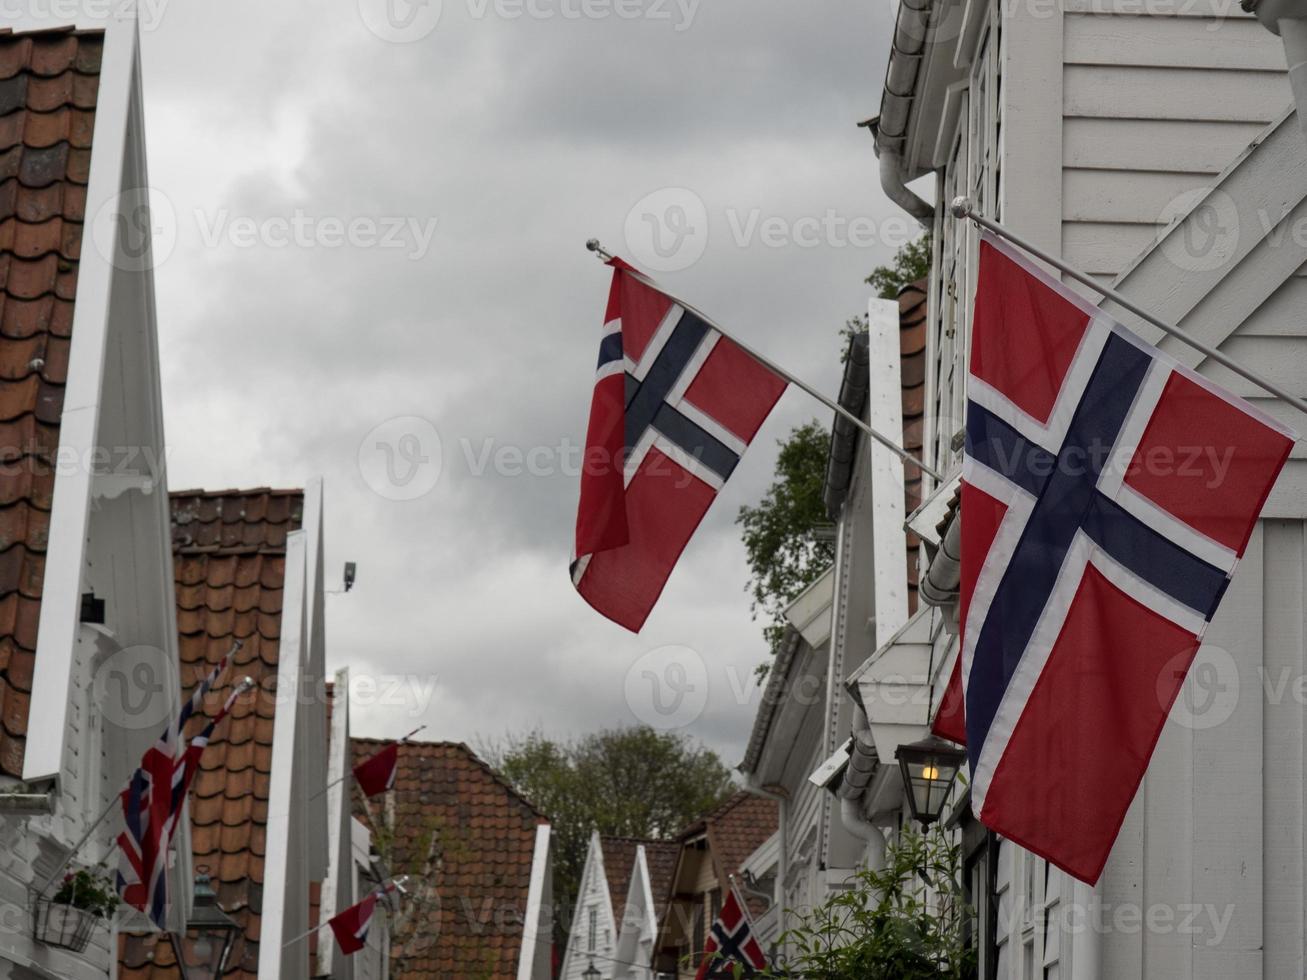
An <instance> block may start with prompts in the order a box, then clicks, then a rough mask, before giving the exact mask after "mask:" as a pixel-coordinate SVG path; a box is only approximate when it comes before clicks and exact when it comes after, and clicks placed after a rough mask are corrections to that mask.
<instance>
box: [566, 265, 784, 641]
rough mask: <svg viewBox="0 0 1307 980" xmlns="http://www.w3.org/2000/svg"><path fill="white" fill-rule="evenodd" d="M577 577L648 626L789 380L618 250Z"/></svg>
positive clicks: (588, 590)
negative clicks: (674, 573)
mask: <svg viewBox="0 0 1307 980" xmlns="http://www.w3.org/2000/svg"><path fill="white" fill-rule="evenodd" d="M609 264H610V265H611V266H612V267H613V281H612V286H611V288H610V290H609V293H608V310H607V313H606V314H605V316H604V329H603V336H602V338H601V340H600V343H599V365H598V370H597V373H596V375H595V387H594V395H593V398H592V400H591V403H590V426H589V431H588V433H587V436H586V453H585V463H584V466H583V468H582V474H581V501H580V506H579V507H578V508H577V515H576V550H575V555H576V557H575V558H574V559H573V561H572V564H571V574H572V583H573V585H574V586H575V587H576V590H577V591H578V592H579V593H581V596H582V598H584V599H585V601H586V602H588V603H589V604H590V605H591V606H593V607H594V608H595V609H596V610H597V611H598V612H599V613H601V614H602V615H604V616H606V617H608V618H609V619H611V620H612V621H613V622H615V623H617V624H619V625H621V626H624V627H626V628H627V629H629V630H631V631H632V632H639V630H640V628H641V627H642V626H643V625H644V621H645V619H646V618H648V616H649V612H650V610H652V609H653V606H654V603H656V602H657V601H658V596H659V595H661V594H662V591H663V586H664V585H666V584H667V579H668V576H670V575H671V573H672V569H673V567H675V565H676V562H677V559H679V558H680V556H681V552H682V551H683V550H684V549H685V546H686V544H688V543H689V540H690V537H691V535H693V534H694V531H695V529H696V528H697V527H698V526H699V522H700V521H702V520H703V516H704V514H705V513H706V512H707V510H708V507H709V506H710V505H711V504H712V502H713V500H714V499H715V498H716V497H717V493H718V491H720V490H721V488H722V486H723V484H725V482H726V480H727V478H728V477H729V476H730V475H731V473H732V472H733V471H734V470H735V467H736V465H737V464H738V463H739V461H740V457H741V456H742V455H743V453H744V450H745V449H746V448H748V445H749V443H750V442H751V441H752V440H753V437H754V435H756V434H757V432H758V428H759V427H760V426H761V425H762V423H763V421H764V420H765V419H766V418H767V415H768V413H770V412H771V410H772V407H773V406H774V405H775V404H776V402H777V400H778V399H779V398H780V397H781V395H782V394H783V393H784V391H785V387H786V384H787V382H786V381H785V379H784V378H782V377H781V376H780V375H778V374H777V373H776V372H775V371H773V370H772V369H771V368H769V367H767V366H765V365H764V364H762V363H761V362H760V361H759V360H757V358H755V357H753V356H752V355H751V354H749V353H747V352H746V351H744V350H743V349H742V348H741V347H740V346H738V345H737V344H735V343H734V342H733V341H731V340H730V339H729V338H727V337H725V336H723V335H722V333H721V332H720V331H719V330H717V329H716V328H714V327H713V326H712V325H711V324H710V323H708V322H707V321H706V320H705V319H704V318H703V317H702V316H701V315H700V314H698V313H697V312H695V311H694V310H692V309H690V308H688V307H686V306H685V305H684V304H682V303H680V302H678V301H677V300H675V299H673V298H672V297H670V296H668V295H667V294H665V293H663V292H662V291H661V290H659V289H658V288H657V287H655V286H654V285H653V284H652V283H650V282H649V280H648V279H646V278H645V277H644V276H642V275H641V274H640V273H638V272H636V271H635V270H634V269H633V268H632V267H631V266H629V265H627V264H626V263H625V262H623V261H622V260H621V259H616V258H614V259H611V260H610V261H609Z"/></svg>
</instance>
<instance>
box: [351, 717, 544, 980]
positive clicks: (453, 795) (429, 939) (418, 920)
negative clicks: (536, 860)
mask: <svg viewBox="0 0 1307 980" xmlns="http://www.w3.org/2000/svg"><path fill="white" fill-rule="evenodd" d="M351 742H352V744H353V747H354V762H355V764H356V765H357V764H358V763H359V762H361V761H362V760H363V759H366V758H368V757H369V756H371V755H373V754H374V753H376V752H377V751H379V750H380V749H381V748H383V747H384V746H385V745H387V744H388V743H386V742H384V741H378V740H375V739H362V738H356V739H352V740H351ZM369 809H370V810H371V811H372V814H380V816H378V817H377V819H379V820H380V821H381V822H382V823H383V824H385V828H389V829H383V830H382V832H381V833H379V834H378V833H377V832H376V828H373V832H374V839H376V840H379V841H383V842H384V841H386V840H388V839H391V840H393V851H392V853H391V854H390V855H389V860H388V862H387V864H388V867H389V870H390V872H391V874H396V875H398V874H408V875H411V876H412V878H413V881H412V882H411V883H410V887H409V890H410V895H409V897H407V898H405V899H403V900H402V903H403V911H402V912H401V914H400V917H399V922H398V923H396V927H395V930H394V933H393V935H392V941H391V965H390V970H391V974H390V975H391V977H392V978H394V980H434V978H437V977H439V978H442V980H443V978H448V977H477V978H484V980H499V978H515V977H516V976H517V964H518V959H519V956H520V954H521V948H522V922H523V918H524V917H525V914H526V903H527V892H528V889H529V886H530V879H531V862H532V858H533V857H534V855H535V836H536V827H537V826H538V825H539V824H541V823H544V822H546V821H545V818H544V817H543V816H542V815H541V814H540V813H539V812H538V811H537V810H536V809H535V808H534V807H533V806H532V805H531V804H530V803H528V802H527V801H526V799H524V798H523V797H522V796H521V795H520V794H518V792H517V791H516V790H514V789H513V787H512V786H511V785H509V783H508V781H507V780H505V779H504V778H503V777H501V776H500V775H499V774H498V773H496V772H495V771H494V770H493V769H491V768H490V767H489V766H488V765H486V764H485V763H484V762H482V761H481V760H480V759H478V758H477V757H476V755H475V754H473V752H472V750H471V749H469V748H468V747H467V746H466V745H463V744H461V743H458V742H405V743H403V744H401V745H400V748H399V770H398V772H397V774H396V777H395V787H394V789H392V790H391V791H390V792H389V793H388V794H387V795H386V796H383V797H377V798H376V799H374V800H372V801H370V807H369ZM357 815H358V816H359V818H360V819H362V820H364V821H368V822H369V823H370V822H371V819H372V817H371V816H370V815H369V814H368V813H365V812H359V813H358V814H357Z"/></svg>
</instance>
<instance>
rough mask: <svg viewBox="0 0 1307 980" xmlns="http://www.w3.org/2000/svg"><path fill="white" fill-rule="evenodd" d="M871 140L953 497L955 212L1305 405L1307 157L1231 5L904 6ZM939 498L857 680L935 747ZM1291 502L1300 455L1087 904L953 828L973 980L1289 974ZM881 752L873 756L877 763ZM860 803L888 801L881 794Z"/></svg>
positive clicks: (872, 702)
mask: <svg viewBox="0 0 1307 980" xmlns="http://www.w3.org/2000/svg"><path fill="white" fill-rule="evenodd" d="M872 128H873V132H874V133H875V135H876V140H877V149H878V152H879V153H880V156H881V163H882V180H883V181H884V182H885V184H886V185H887V189H888V190H889V191H890V192H891V196H893V197H895V199H897V200H899V201H900V202H901V203H903V204H904V205H905V206H906V207H908V208H909V209H910V210H912V211H913V213H914V214H916V215H917V216H918V217H919V218H921V219H922V220H923V222H924V223H925V224H926V225H927V226H928V227H929V228H930V229H931V230H932V232H933V234H934V255H933V269H932V275H931V279H930V293H929V310H930V312H929V324H930V327H929V336H928V348H927V349H928V354H929V366H928V374H927V386H928V391H927V417H926V440H925V441H926V444H927V446H928V453H927V461H928V462H930V463H932V464H933V465H935V466H936V467H937V468H938V469H940V470H942V471H944V472H945V474H946V476H948V477H953V476H954V475H955V474H956V473H957V471H958V469H959V465H960V440H959V439H958V438H957V436H958V433H959V430H960V429H961V427H962V417H963V406H964V399H965V391H964V389H963V385H962V379H963V377H964V376H965V358H966V352H967V349H968V340H969V332H970V331H969V325H970V316H971V300H972V297H973V295H974V290H975V268H976V266H975V257H976V250H977V234H976V232H975V229H974V228H973V227H972V226H970V224H969V223H963V222H960V221H958V220H955V219H954V218H952V217H951V216H949V214H948V211H947V203H948V201H949V200H951V199H952V198H953V197H954V196H958V195H966V196H969V197H971V198H972V199H973V200H974V201H975V202H976V205H977V207H978V209H979V210H980V211H981V212H982V213H984V214H985V215H987V216H989V217H991V218H994V219H996V220H998V221H1001V222H1002V223H1004V224H1005V225H1006V226H1008V227H1009V228H1011V229H1012V230H1013V231H1015V232H1017V233H1019V234H1021V235H1022V236H1024V237H1026V238H1027V239H1029V240H1030V241H1032V242H1033V243H1035V244H1037V245H1039V246H1041V247H1042V248H1044V249H1046V250H1048V251H1050V252H1052V253H1055V254H1060V255H1061V256H1062V257H1063V258H1064V259H1065V260H1067V261H1068V262H1070V263H1072V264H1073V265H1076V266H1078V267H1079V268H1081V269H1082V270H1084V271H1086V272H1088V273H1091V274H1093V275H1094V276H1096V277H1098V278H1099V279H1100V280H1101V281H1103V282H1104V283H1107V282H1113V281H1114V282H1115V284H1116V288H1118V289H1119V290H1121V291H1122V292H1123V293H1125V294H1126V295H1128V296H1129V297H1130V298H1131V299H1132V300H1133V301H1135V302H1136V303H1139V304H1141V305H1143V306H1145V307H1147V308H1149V309H1151V310H1152V311H1153V312H1154V313H1156V314H1157V315H1159V316H1161V317H1163V318H1164V319H1168V320H1170V321H1171V322H1174V323H1177V324H1178V325H1180V326H1181V327H1183V328H1185V329H1187V330H1190V331H1192V332H1193V333H1194V334H1196V335H1198V336H1200V337H1201V338H1202V339H1204V340H1206V341H1207V342H1208V343H1211V344H1215V345H1217V346H1219V347H1220V348H1221V349H1222V350H1223V351H1224V352H1225V353H1227V354H1229V355H1230V356H1233V357H1236V358H1238V359H1239V360H1241V361H1243V362H1244V363H1246V364H1248V365H1249V366H1250V367H1252V368H1254V369H1255V370H1257V371H1259V372H1261V373H1263V374H1264V375H1266V376H1267V377H1269V378H1271V379H1272V380H1274V381H1277V382H1279V383H1281V384H1283V385H1284V386H1286V387H1288V388H1290V389H1291V390H1294V391H1295V392H1296V393H1299V394H1301V393H1303V392H1304V391H1307V369H1305V368H1307V328H1305V327H1304V326H1303V323H1302V319H1301V311H1302V309H1303V308H1304V300H1307V280H1305V279H1304V275H1303V273H1304V271H1305V270H1304V263H1305V262H1307V248H1305V247H1304V246H1307V238H1305V237H1304V234H1303V227H1304V224H1303V219H1304V218H1305V217H1307V205H1304V199H1305V198H1307V145H1305V144H1304V143H1303V133H1302V130H1301V128H1300V127H1299V126H1298V125H1297V120H1296V119H1295V118H1294V116H1293V114H1292V97H1291V93H1290V87H1289V84H1288V79H1287V76H1286V72H1285V62H1284V51H1283V48H1282V47H1281V45H1280V43H1279V41H1277V39H1276V38H1275V37H1273V36H1272V35H1271V34H1269V33H1267V32H1266V31H1264V30H1262V29H1261V28H1260V26H1259V25H1258V24H1257V23H1256V22H1255V21H1254V20H1252V18H1251V17H1250V16H1248V15H1245V14H1244V13H1243V12H1242V11H1241V10H1240V9H1239V8H1238V6H1237V5H1236V4H1232V3H1225V2H1221V0H1202V2H1199V3H1194V4H1156V3H1154V4H1145V3H1140V2H1135V0H1068V2H1065V3H1058V4H1049V5H1043V4H1001V5H1000V4H986V3H966V4H958V3H948V2H939V0H936V2H932V3H926V4H923V5H921V6H920V7H916V8H909V7H907V6H905V7H904V8H903V12H902V13H901V15H900V21H899V37H898V38H897V39H896V53H895V55H894V56H893V58H892V59H891V64H890V68H889V79H888V81H887V85H886V93H885V95H884V97H883V99H882V107H881V116H880V117H879V118H878V119H877V120H874V121H873V125H872ZM932 172H933V173H934V174H935V192H934V194H933V195H930V196H931V198H932V199H931V200H929V201H922V200H913V199H912V198H911V197H910V196H909V195H910V194H911V192H908V191H905V188H904V187H903V183H904V182H905V181H908V180H913V179H916V178H919V177H922V176H924V175H926V174H930V173H932ZM1082 291H1084V290H1082ZM1095 298H1096V297H1095ZM1108 309H1109V311H1110V312H1112V313H1113V314H1114V315H1117V316H1118V317H1119V318H1121V319H1122V320H1123V322H1125V323H1127V324H1128V325H1130V326H1131V327H1132V328H1134V329H1136V330H1137V331H1138V332H1140V333H1141V335H1143V336H1144V337H1145V338H1146V339H1148V340H1150V341H1153V342H1158V341H1159V340H1160V335H1159V334H1158V332H1157V331H1155V330H1153V329H1152V328H1148V327H1147V326H1146V325H1141V324H1139V323H1137V322H1134V321H1133V320H1132V318H1131V317H1130V316H1129V315H1127V314H1125V313H1124V312H1123V311H1120V310H1113V309H1112V308H1111V307H1110V305H1109V306H1108ZM1160 346H1161V347H1162V348H1163V349H1164V350H1167V351H1168V352H1169V353H1171V354H1172V355H1174V356H1176V357H1177V358H1179V359H1180V360H1181V361H1182V362H1184V363H1187V364H1189V365H1190V366H1192V367H1195V368H1197V369H1198V370H1199V371H1201V372H1202V373H1204V374H1207V375H1208V376H1210V377H1212V378H1213V379H1214V380H1217V381H1219V382H1220V383H1222V384H1224V385H1226V386H1227V387H1230V388H1232V389H1233V390H1234V391H1236V392H1237V393H1239V394H1242V395H1244V396H1246V397H1249V398H1250V399H1252V400H1253V401H1254V403H1255V404H1257V405H1258V406H1259V407H1260V408H1262V409H1264V410H1266V411H1268V412H1270V413H1272V414H1275V415H1277V416H1279V417H1281V418H1283V419H1284V420H1285V421H1286V422H1287V423H1288V424H1290V425H1291V426H1294V427H1295V428H1297V429H1298V430H1299V431H1303V426H1304V424H1305V420H1303V419H1301V418H1299V417H1295V415H1294V413H1293V412H1292V411H1291V410H1289V409H1287V408H1285V407H1283V406H1281V405H1280V404H1278V403H1276V402H1274V401H1271V400H1270V399H1268V398H1267V397H1266V396H1265V395H1264V393H1262V392H1260V391H1257V390H1256V389H1255V388H1254V387H1252V386H1251V385H1249V384H1248V383H1246V382H1243V381H1242V380H1240V379H1238V378H1236V377H1234V376H1232V375H1231V374H1230V373H1229V372H1227V371H1226V370H1224V369H1223V368H1220V367H1218V366H1215V365H1212V364H1210V363H1203V361H1202V359H1201V357H1198V356H1195V355H1194V354H1193V353H1192V352H1191V351H1190V350H1189V349H1188V348H1186V347H1184V346H1182V345H1179V344H1177V343H1175V342H1174V341H1165V342H1162V343H1160ZM927 486H928V492H929V490H930V489H931V488H929V483H928V484H927ZM933 489H934V493H935V497H934V499H933V500H931V501H928V504H927V507H926V509H925V513H924V514H923V515H922V516H921V518H920V520H919V521H918V522H917V523H916V525H915V526H916V527H917V528H918V529H919V530H920V531H921V532H922V535H923V538H924V539H925V540H926V541H927V542H928V544H929V546H930V547H929V548H927V549H923V555H922V559H923V564H925V563H927V562H929V567H928V569H926V572H925V578H926V582H925V583H923V587H922V594H923V596H925V595H927V593H928V592H931V590H930V589H928V588H927V585H928V584H930V585H933V586H936V587H937V588H936V589H934V591H933V593H932V594H933V597H934V601H935V602H936V603H937V605H936V607H935V608H924V609H923V610H921V611H920V612H919V613H918V614H917V615H916V616H915V617H914V618H913V620H912V621H910V622H909V623H908V625H907V627H906V628H905V629H904V631H903V632H902V633H901V634H900V635H899V636H898V637H896V638H895V640H894V642H893V643H891V644H888V645H887V646H885V647H883V648H882V649H881V650H880V651H878V653H877V655H876V657H873V658H872V660H871V661H869V662H868V663H867V664H865V665H864V666H863V667H862V668H860V669H859V670H858V671H856V672H855V673H854V674H853V675H852V676H851V677H850V687H851V690H853V691H855V692H857V693H858V695H859V696H860V697H861V698H862V700H863V703H864V705H865V706H866V709H867V713H868V715H869V716H870V720H871V727H872V728H873V730H875V729H877V715H881V716H883V717H892V718H895V719H896V720H897V721H900V722H903V723H906V724H907V725H909V726H915V731H916V732H918V733H921V734H924V732H925V731H926V729H927V726H928V724H929V722H930V719H931V717H932V713H933V712H934V711H936V710H937V709H938V701H939V698H940V695H941V694H942V691H943V687H944V680H945V679H946V678H947V674H948V671H949V670H950V669H951V666H952V663H951V661H952V657H953V656H954V655H955V652H956V608H955V601H954V600H955V598H956V562H955V557H956V556H954V558H952V559H951V558H950V557H949V556H948V554H947V552H948V549H947V548H946V547H945V548H939V546H940V545H941V544H943V543H944V541H943V539H944V538H945V536H946V532H947V529H948V521H950V520H951V521H956V520H958V519H960V520H965V519H966V515H965V514H962V515H961V516H960V518H959V517H958V516H957V515H955V514H953V513H952V508H951V506H950V497H951V495H952V487H951V486H949V485H946V486H944V487H943V488H933ZM1305 491H1307V453H1304V450H1303V444H1302V443H1301V442H1300V443H1299V445H1298V446H1297V447H1296V448H1295V450H1294V453H1293V456H1292V458H1291V460H1290V463H1289V465H1288V466H1287V468H1286V470H1285V472H1284V474H1283V475H1282V476H1281V479H1280V482H1279V484H1278V485H1277V488H1276V490H1275V492H1274V493H1273V494H1272V496H1271V498H1270V500H1269V501H1268V503H1267V506H1266V509H1265V511H1264V514H1263V519H1262V521H1261V522H1260V524H1259V527H1258V529H1257V531H1256V532H1255V534H1254V537H1253V540H1252V542H1251V544H1250V546H1249V549H1248V552H1247V556H1246V559H1245V561H1244V562H1243V564H1242V565H1241V566H1240V569H1239V571H1238V573H1237V574H1236V576H1235V578H1234V581H1233V582H1232V584H1231V587H1230V590H1229V592H1228V594H1227V597H1226V599H1225V601H1224V604H1223V606H1222V608H1221V610H1220V612H1219V613H1218V615H1217V617H1216V618H1215V620H1214V621H1213V623H1212V626H1211V629H1210V630H1209V632H1208V635H1207V639H1206V641H1205V643H1204V647H1203V649H1202V651H1200V653H1199V657H1198V661H1197V665H1196V668H1195V670H1194V671H1193V672H1191V675H1190V678H1189V681H1188V682H1187V684H1186V688H1185V691H1184V692H1183V693H1182V695H1181V698H1180V700H1179V701H1178V702H1177V705H1176V708H1175V709H1174V710H1173V712H1172V716H1171V719H1170V721H1169V722H1168V724H1167V725H1166V727H1165V729H1164V732H1163V735H1162V738H1161V741H1160V743H1159V746H1158V750H1157V753H1156V755H1155V757H1154V760H1153V763H1152V766H1151V768H1150V770H1149V772H1148V775H1147V777H1146V778H1145V781H1144V784H1143V786H1142V787H1141V789H1140V791H1139V793H1138V795H1137V797H1136V799H1135V801H1134V804H1133V806H1132V808H1131V810H1130V813H1129V815H1128V816H1127V819H1126V822H1125V826H1124V827H1123V829H1122V832H1121V835H1120V837H1119V839H1118V841H1117V844H1116V847H1115V849H1114V851H1113V853H1112V857H1111V859H1110V861H1109V863H1108V866H1107V869H1106V871H1105V873H1104V875H1103V878H1102V880H1101V882H1100V883H1099V884H1098V886H1097V887H1096V888H1094V889H1090V888H1088V887H1086V886H1083V885H1080V884H1079V883H1075V882H1073V881H1072V880H1071V879H1069V878H1068V877H1066V876H1065V875H1063V874H1062V873H1061V872H1059V871H1057V870H1056V869H1051V868H1049V867H1048V866H1047V865H1046V864H1045V862H1043V861H1041V860H1039V859H1037V858H1035V857H1034V856H1032V855H1030V854H1028V853H1026V852H1024V851H1023V850H1022V849H1020V848H1018V847H1015V846H1013V845H1011V844H1008V843H1006V842H1001V841H995V840H992V839H989V838H987V837H986V836H985V835H984V834H983V833H978V832H977V828H976V827H975V826H974V825H969V824H968V821H967V819H966V811H965V807H963V808H961V809H960V810H959V812H958V813H957V817H958V819H959V822H958V826H959V829H960V831H961V832H962V834H963V836H964V837H965V838H966V839H967V841H968V843H969V844H971V845H974V847H971V848H970V850H969V857H970V858H971V864H970V865H969V876H970V880H969V884H970V885H971V886H972V890H973V893H974V897H975V900H976V903H977V905H978V907H979V908H980V909H981V911H982V923H981V930H982V939H984V940H985V942H986V946H987V949H986V960H985V964H984V972H983V975H984V976H986V977H1002V978H1005V980H1006V978H1012V980H1017V978H1020V980H1029V978H1063V980H1065V978H1074V980H1096V978H1112V980H1116V978H1149V980H1152V978H1189V977H1236V976H1237V977H1288V976H1302V975H1303V971H1304V925H1305V922H1307V918H1305V913H1307V883H1305V880H1304V873H1303V863H1304V861H1303V858H1304V854H1303V846H1304V845H1303V840H1304V822H1303V820H1304V818H1303V805H1302V800H1303V799H1304V795H1305V793H1307V781H1305V780H1304V749H1303V745H1304V730H1305V729H1304V705H1303V699H1302V698H1296V697H1294V696H1292V695H1291V694H1288V693H1286V692H1287V691H1288V690H1289V689H1287V688H1285V687H1284V686H1283V683H1284V682H1288V683H1289V684H1291V685H1292V684H1296V683H1298V682H1299V679H1300V678H1301V677H1302V675H1303V671H1304V667H1305V666H1307V637H1305V635H1304V634H1305V632H1307V631H1305V629H1304V625H1303V623H1304V619H1303V603H1304V585H1305V583H1307V573H1305V569H1307V545H1305V540H1307V535H1305V531H1304V520H1305V519H1307V492H1305ZM941 519H942V523H941V524H940V526H939V527H938V529H936V523H937V522H938V521H941ZM951 562H952V566H953V567H950V563H951ZM950 590H951V591H952V593H953V595H952V596H950V595H949V593H950ZM891 662H896V669H895V670H894V671H887V670H885V669H884V665H885V664H887V663H891ZM905 667H906V668H908V672H909V673H912V672H914V671H915V672H916V673H918V674H919V675H921V676H923V677H925V678H926V691H927V692H928V694H929V697H928V698H927V699H924V700H923V702H922V703H921V704H920V706H919V707H918V709H917V710H916V711H915V712H908V713H907V714H901V713H900V714H897V715H896V713H895V711H894V710H892V709H891V708H890V707H888V706H885V705H884V694H885V693H886V691H887V687H886V685H887V684H888V683H889V678H890V675H891V673H892V674H895V675H898V676H902V674H903V668H905ZM912 731H913V729H912V728H911V727H909V728H908V729H906V730H905V731H904V733H903V737H902V738H901V739H900V740H899V741H900V744H901V742H902V741H910V740H912V739H911V738H910V737H908V736H909V735H910V734H911V733H912ZM884 734H889V733H888V732H885V733H884ZM893 741H894V739H886V740H885V741H884V742H883V743H882V742H881V741H880V740H878V743H877V747H878V749H879V750H880V758H881V759H885V758H887V755H886V750H888V749H890V748H892V744H891V743H892V742H893ZM862 803H863V805H864V807H865V808H867V809H870V810H875V809H877V807H879V806H883V805H886V803H885V802H884V801H875V800H873V799H871V796H870V794H868V796H865V797H864V798H863V800H862Z"/></svg>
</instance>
